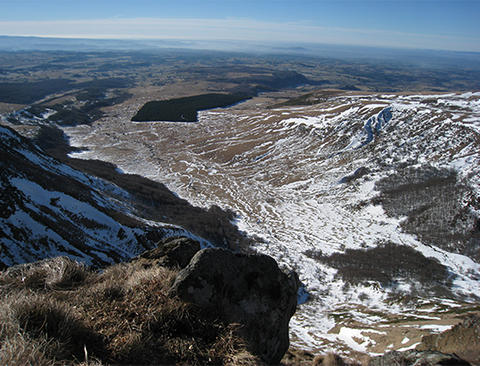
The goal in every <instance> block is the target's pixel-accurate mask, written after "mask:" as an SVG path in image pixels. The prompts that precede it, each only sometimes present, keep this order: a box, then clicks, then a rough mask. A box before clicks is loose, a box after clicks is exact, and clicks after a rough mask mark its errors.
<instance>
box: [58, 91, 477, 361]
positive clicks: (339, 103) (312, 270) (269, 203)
mask: <svg viewBox="0 0 480 366" xmlns="http://www.w3.org/2000/svg"><path fill="white" fill-rule="evenodd" d="M117 112H118V111H117ZM130 117H131V116H130V115H128V114H126V115H125V116H124V117H123V118H118V117H107V118H104V119H102V120H100V121H98V122H96V123H95V124H94V125H93V126H79V127H70V128H65V132H66V133H67V134H68V135H69V137H70V138H71V143H72V144H73V145H74V146H77V147H82V148H85V149H88V150H85V151H83V152H81V153H75V154H74V155H75V156H76V157H81V158H100V159H103V160H107V161H110V162H113V163H115V164H117V165H118V166H119V168H120V169H121V170H122V171H124V172H128V173H137V174H141V175H144V176H146V177H148V178H150V179H153V180H156V181H160V182H163V183H165V184H167V186H168V187H169V188H170V189H172V190H173V191H175V192H177V193H178V194H179V195H180V196H182V197H184V198H186V199H188V200H189V201H191V202H192V203H194V204H196V205H201V206H209V205H211V204H217V205H220V206H222V207H228V208H231V209H233V210H234V211H235V212H237V213H238V219H237V224H238V226H239V227H240V228H241V229H242V230H244V231H245V232H247V233H248V234H250V235H256V236H258V237H260V238H262V239H263V240H261V241H258V243H257V244H256V246H255V249H256V250H258V251H259V252H262V253H266V254H269V255H272V256H273V257H274V258H276V260H277V261H278V262H279V263H280V264H281V265H282V266H283V267H285V268H288V269H294V270H296V271H297V272H298V273H299V275H300V279H301V280H302V282H303V283H304V285H305V287H306V289H307V291H308V293H309V295H310V296H309V300H308V301H307V302H306V303H304V304H302V305H301V306H300V307H299V309H298V311H297V313H296V315H295V316H294V318H293V319H292V321H291V329H292V340H293V343H294V344H295V345H297V346H299V347H307V348H312V349H315V348H322V349H324V348H325V347H330V346H329V345H331V344H332V343H337V344H338V343H339V342H340V343H342V342H343V343H344V345H346V346H347V347H350V348H351V349H354V350H358V351H369V350H371V349H373V347H374V346H375V341H374V338H375V335H378V334H379V333H378V332H383V330H378V329H377V330H375V329H373V328H369V327H370V325H371V324H378V323H380V322H382V321H383V322H385V321H386V320H388V319H389V317H391V316H399V315H402V316H405V317H409V316H410V317H412V316H416V315H415V314H418V309H417V308H418V306H417V305H412V304H410V305H409V304H402V303H399V302H392V301H391V300H390V299H389V295H390V294H389V290H388V289H385V288H381V287H380V286H378V285H374V284H371V283H370V284H368V283H367V284H358V285H353V286H349V287H348V288H346V287H345V283H344V281H343V280H342V279H341V278H339V277H338V276H336V273H337V270H336V269H334V268H331V267H329V266H327V265H326V264H324V263H321V262H319V261H317V260H315V259H312V258H311V256H309V255H307V254H306V253H307V252H308V251H314V252H318V253H322V255H330V254H332V253H335V252H344V251H345V250H346V249H361V248H372V247H376V246H378V245H379V243H384V242H389V243H394V244H398V245H406V246H409V247H412V248H415V249H416V250H417V251H419V252H421V253H423V255H424V256H426V257H429V258H432V257H433V258H436V259H438V260H439V261H440V263H442V264H444V265H445V266H447V267H448V270H449V271H450V272H451V273H453V274H455V275H456V277H455V279H454V282H453V291H454V293H455V294H457V295H458V296H459V297H460V296H464V297H466V298H468V296H469V295H471V294H480V279H479V278H480V276H479V273H480V265H479V264H478V263H476V262H474V261H473V260H472V259H470V258H468V257H466V256H464V255H460V254H455V253H450V252H447V251H445V250H442V249H440V248H437V247H435V246H431V245H427V244H426V243H422V242H421V241H420V240H419V239H418V238H417V237H416V236H415V235H412V234H408V233H405V232H403V231H402V229H401V226H400V224H401V222H402V220H403V219H404V218H401V217H398V218H393V217H389V216H387V214H386V213H385V211H384V210H383V208H382V206H380V205H373V204H367V205H359V204H360V203H362V202H368V200H369V199H371V198H373V197H375V196H376V195H377V194H378V192H377V191H376V190H375V182H376V181H378V180H379V179H381V178H383V177H386V176H388V175H390V174H392V173H395V172H396V169H397V167H398V166H400V165H401V164H404V165H408V166H412V167H416V166H418V167H419V166H422V165H424V164H429V165H432V166H435V167H439V168H440V167H445V168H453V169H455V170H456V171H458V173H459V176H460V177H461V179H463V180H464V182H467V183H468V185H469V186H470V187H471V189H472V192H473V194H474V195H476V197H479V196H480V154H479V152H480V146H479V145H480V142H479V141H480V93H463V94H455V93H452V94H442V95H368V94H367V95H354V94H351V95H348V94H346V95H340V96H336V97H331V98H329V99H328V100H327V101H325V102H322V103H319V104H316V105H313V106H301V107H295V108H292V107H282V108H276V109H270V110H265V109H258V110H256V109H251V110H247V109H245V108H243V109H242V108H235V107H234V108H231V109H226V110H212V111H204V112H201V113H200V121H199V122H198V123H195V124H192V123H169V122H158V123H133V122H130V121H129V119H130ZM360 167H366V168H368V169H369V174H367V175H365V176H364V177H361V178H359V179H356V180H354V181H352V182H350V183H348V184H343V183H340V181H341V179H342V178H344V177H345V176H347V175H350V174H352V173H353V172H355V171H356V170H357V169H358V168H360ZM470 209H472V210H474V209H475V208H474V207H471V208H470ZM477 214H478V212H477ZM372 265H374V264H372ZM402 286H403V287H402ZM410 286H411V284H408V283H405V284H399V286H398V287H397V291H402V290H403V291H404V292H405V293H408V291H409V288H410ZM436 301H443V300H440V299H437V300H436ZM449 301H450V302H449V303H448V302H445V303H444V306H446V307H448V308H454V307H456V306H459V302H458V300H455V299H454V300H449ZM345 304H348V309H347V311H348V312H349V314H350V319H351V320H352V321H356V322H357V323H358V324H357V325H358V328H355V327H350V326H347V325H345V326H343V327H340V328H339V329H336V330H333V328H334V327H335V325H336V324H338V319H335V318H334V316H333V315H332V313H333V312H335V311H336V309H339V308H341V307H343V306H345ZM359 309H363V310H359ZM365 309H369V311H371V312H372V311H374V312H375V313H380V314H383V316H380V317H378V315H376V318H375V316H373V315H371V314H369V311H366V310H365ZM355 312H356V313H355ZM424 315H425V314H424ZM418 319H419V321H426V320H428V319H427V318H425V317H423V318H422V317H418ZM430 320H431V321H432V319H430ZM442 326H446V325H438V326H432V325H431V326H425V327H423V328H418V329H423V330H425V331H428V330H432V331H436V330H441V329H444V328H442ZM362 327H364V328H365V329H363V328H362ZM445 329H446V328H445ZM329 331H330V333H329ZM403 339H404V338H403ZM401 341H402V338H401V337H400V339H399V341H398V342H397V343H396V344H395V345H394V346H392V348H394V347H395V348H397V349H398V348H409V347H412V344H415V343H412V342H413V340H409V342H410V343H411V344H410V343H408V342H401Z"/></svg>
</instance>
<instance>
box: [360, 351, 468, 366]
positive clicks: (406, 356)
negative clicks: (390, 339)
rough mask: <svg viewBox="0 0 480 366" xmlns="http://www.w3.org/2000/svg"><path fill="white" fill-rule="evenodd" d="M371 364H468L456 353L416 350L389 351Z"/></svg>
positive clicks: (430, 365) (406, 365)
mask: <svg viewBox="0 0 480 366" xmlns="http://www.w3.org/2000/svg"><path fill="white" fill-rule="evenodd" d="M368 365H369V366H398V365H402V366H414V365H415V366H417V365H422V366H440V365H452V366H453V365H455V366H468V365H470V363H468V362H467V361H465V360H462V359H461V358H459V357H458V356H456V355H454V354H447V353H441V352H436V351H416V350H410V351H406V352H397V351H393V352H387V353H385V354H384V355H383V356H379V357H374V358H372V359H371V360H370V362H369V364H368Z"/></svg>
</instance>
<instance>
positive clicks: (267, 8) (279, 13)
mask: <svg viewBox="0 0 480 366" xmlns="http://www.w3.org/2000/svg"><path fill="white" fill-rule="evenodd" d="M0 35H12V36H19V35H21V36H43V37H67V38H70V37H72V38H97V39H98V38H108V39H110V38H114V39H192V40H209V41H211V40H244V41H258V42H289V43H326V44H340V45H361V46H379V47H395V48H417V49H442V50H456V51H474V52H480V0H453V1H452V0H416V1H411V0H289V1H286V0H256V1H253V0H242V1H237V0H222V1H220V0H196V1H195V0H168V1H163V0H133V1H132V0H115V1H111V0H103V1H102V0H0Z"/></svg>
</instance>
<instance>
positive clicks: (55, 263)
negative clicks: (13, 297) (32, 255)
mask: <svg viewBox="0 0 480 366" xmlns="http://www.w3.org/2000/svg"><path fill="white" fill-rule="evenodd" d="M91 277H92V272H91V271H90V270H89V269H88V268H87V267H85V265H83V264H81V263H78V262H75V261H73V260H71V259H69V258H67V257H57V258H53V259H46V260H43V261H40V262H36V263H29V264H24V265H19V266H15V267H11V268H10V269H8V270H6V271H4V272H2V273H1V274H0V288H1V289H2V290H8V289H12V290H14V291H17V290H18V289H22V288H23V289H32V290H41V289H44V290H55V289H59V290H60V289H64V290H65V289H69V288H75V287H78V286H79V285H81V284H84V283H86V282H87V281H88V280H89V279H90V278H91Z"/></svg>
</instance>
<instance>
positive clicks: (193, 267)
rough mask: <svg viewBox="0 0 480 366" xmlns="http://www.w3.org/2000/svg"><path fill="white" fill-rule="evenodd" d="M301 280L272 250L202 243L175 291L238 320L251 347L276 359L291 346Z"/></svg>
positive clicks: (270, 359) (230, 319) (231, 320)
mask: <svg viewBox="0 0 480 366" xmlns="http://www.w3.org/2000/svg"><path fill="white" fill-rule="evenodd" d="M298 283H299V281H298V277H297V275H296V273H294V272H292V273H290V274H288V275H287V274H285V273H284V272H282V271H281V270H280V269H279V267H278V265H277V263H276V262H275V260H274V259H273V258H271V257H269V256H266V255H247V254H239V253H233V252H231V251H228V250H225V249H219V248H216V249H203V250H201V251H199V252H198V253H197V254H196V255H195V256H194V257H193V258H192V260H191V262H190V264H189V265H188V266H187V267H186V268H185V269H183V270H182V271H180V273H179V274H178V276H177V278H176V280H175V282H174V284H173V286H172V288H171V291H170V293H171V294H172V295H176V296H178V297H179V298H180V299H182V300H183V301H186V302H189V303H193V304H195V305H197V306H199V307H201V308H204V309H205V310H207V311H212V312H214V313H215V314H218V317H219V318H221V319H222V320H223V321H225V322H227V323H229V324H239V328H238V332H239V335H240V336H241V337H242V338H243V339H245V341H246V342H247V347H248V349H249V351H250V352H251V353H253V354H255V355H258V356H260V357H261V358H262V359H263V360H264V361H266V362H267V363H270V364H276V363H278V362H280V360H281V358H282V356H283V355H284V353H285V352H286V351H287V349H288V346H289V339H288V323H289V320H290V318H291V317H292V315H293V314H294V312H295V309H296V304H297V296H296V295H297V290H298Z"/></svg>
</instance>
